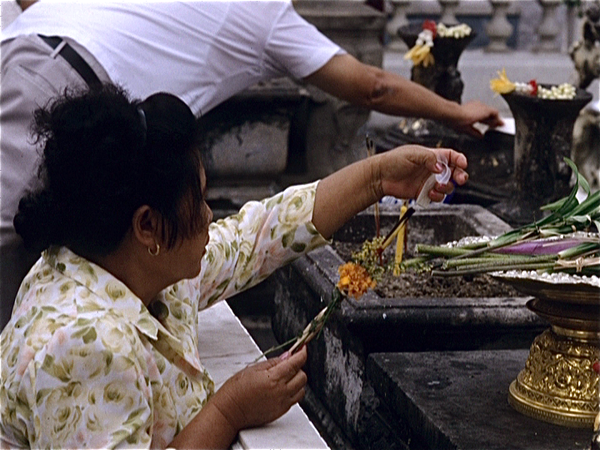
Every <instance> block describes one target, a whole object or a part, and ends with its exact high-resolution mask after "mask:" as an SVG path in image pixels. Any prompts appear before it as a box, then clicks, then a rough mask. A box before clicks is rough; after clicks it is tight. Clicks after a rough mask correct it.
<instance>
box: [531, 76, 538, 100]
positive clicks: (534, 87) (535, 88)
mask: <svg viewBox="0 0 600 450" xmlns="http://www.w3.org/2000/svg"><path fill="white" fill-rule="evenodd" d="M529 86H531V95H533V96H534V97H536V96H537V93H538V84H537V81H535V79H533V80H530V81H529Z"/></svg>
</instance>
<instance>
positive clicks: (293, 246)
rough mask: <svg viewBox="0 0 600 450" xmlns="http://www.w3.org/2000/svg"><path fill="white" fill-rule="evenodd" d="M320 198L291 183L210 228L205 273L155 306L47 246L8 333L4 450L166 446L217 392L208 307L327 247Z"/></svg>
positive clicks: (4, 339) (2, 397)
mask: <svg viewBox="0 0 600 450" xmlns="http://www.w3.org/2000/svg"><path fill="white" fill-rule="evenodd" d="M315 191H316V183H312V184H309V185H304V186H297V187H292V188H288V189H287V190H285V191H284V192H282V193H279V194H277V195H275V196H273V197H271V198H269V199H266V200H263V201H262V202H249V203H248V204H246V205H245V206H244V207H243V208H242V210H241V211H240V212H239V213H238V214H236V215H234V216H231V217H229V218H227V219H223V220H220V221H218V222H216V223H214V224H211V227H210V242H209V244H208V247H207V252H206V254H205V256H204V260H203V264H202V270H201V273H200V275H199V276H198V277H197V278H195V279H192V280H183V281H181V282H179V283H177V284H175V285H173V286H171V287H169V288H168V289H166V290H164V291H163V292H161V293H160V294H159V296H158V297H157V298H156V299H155V300H153V302H152V303H151V304H150V305H149V306H148V308H146V306H144V304H143V303H142V301H141V300H140V299H139V298H137V297H136V296H135V295H134V294H133V293H132V292H131V291H130V290H129V289H128V288H127V286H126V285H125V284H123V283H122V282H120V281H119V280H118V279H116V278H115V277H114V276H112V275H111V274H110V273H108V272H107V271H105V270H104V269H102V268H101V267H99V266H97V265H95V264H93V263H91V262H89V261H87V260H85V259H84V258H81V257H79V256H77V255H75V254H74V253H73V252H71V251H70V250H69V249H67V248H64V247H61V248H51V249H49V250H47V251H45V252H44V253H43V254H42V257H41V258H40V259H39V260H38V262H37V263H36V264H35V265H34V267H33V268H32V269H31V271H30V272H29V274H28V275H27V277H26V278H25V279H24V281H23V283H22V285H21V289H20V291H19V293H18V294H17V298H16V302H15V307H14V310H13V314H12V318H11V321H10V322H9V324H8V325H7V326H6V327H5V329H4V331H3V332H2V335H1V341H0V345H1V358H2V359H1V363H2V367H1V381H2V387H1V388H0V431H1V433H2V435H1V439H2V442H1V443H2V444H3V445H2V447H31V448H49V447H55V448H56V447H59V448H150V447H160V448H164V447H166V446H167V445H168V444H169V442H171V440H172V439H173V437H174V436H175V435H176V434H177V433H179V432H180V431H181V430H182V429H183V428H184V427H185V426H186V425H187V424H188V423H189V421H190V420H191V419H192V418H193V417H194V416H195V415H196V414H197V413H198V411H200V409H202V407H203V405H204V404H205V403H206V401H207V399H208V398H209V397H210V395H211V394H212V393H213V392H214V384H213V381H212V380H211V378H210V376H209V374H208V373H207V372H206V370H205V369H204V367H203V366H202V362H201V361H200V359H199V355H198V349H197V346H198V337H197V311H198V310H200V309H203V308H206V307H208V306H211V305H212V304H214V303H215V302H217V301H219V300H222V299H225V298H227V297H229V296H231V295H233V294H235V293H237V292H240V291H242V290H244V289H247V288H249V287H251V286H253V285H255V284H257V283H258V282H260V281H261V280H263V279H264V278H266V277H267V276H268V275H269V274H270V273H272V272H273V271H274V270H275V269H277V268H278V267H280V266H282V265H283V264H286V263H288V262H290V261H292V260H293V259H295V258H297V257H298V256H300V255H302V254H304V253H306V252H308V251H310V250H311V249H313V248H316V247H318V246H320V245H323V244H324V243H326V240H325V239H324V238H323V237H322V236H321V235H320V234H319V233H318V232H317V230H316V229H315V227H314V226H313V225H312V223H311V218H312V211H313V206H314V197H315Z"/></svg>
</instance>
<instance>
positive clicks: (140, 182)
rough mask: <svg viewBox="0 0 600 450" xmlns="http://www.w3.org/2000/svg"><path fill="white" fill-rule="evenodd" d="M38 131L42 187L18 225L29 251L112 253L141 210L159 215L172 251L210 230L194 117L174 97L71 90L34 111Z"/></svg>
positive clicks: (22, 208) (24, 206)
mask: <svg viewBox="0 0 600 450" xmlns="http://www.w3.org/2000/svg"><path fill="white" fill-rule="evenodd" d="M33 131H34V134H35V136H36V138H37V143H39V144H41V147H42V162H41V165H40V168H39V174H38V175H39V177H40V179H41V181H42V186H41V188H40V189H39V190H37V191H35V192H31V193H28V194H27V195H26V196H24V197H23V198H22V199H21V201H20V203H19V211H18V213H17V215H16V216H15V219H14V225H15V229H16V231H17V233H18V234H19V235H21V237H22V238H23V240H24V243H25V246H26V247H27V248H29V249H31V250H35V251H41V250H44V249H46V248H47V247H49V246H51V245H64V246H67V247H69V248H71V249H72V250H73V251H75V252H79V253H81V254H83V255H96V256H102V255H106V254H108V253H110V252H111V251H113V250H115V249H116V248H117V247H118V245H119V244H120V243H121V241H122V240H123V238H124V237H125V235H126V233H127V231H128V230H129V228H130V227H131V220H132V218H133V214H134V212H135V211H136V210H137V209H138V208H139V207H140V206H142V205H148V206H150V207H151V208H153V209H154V210H156V211H158V212H159V213H160V215H161V217H162V232H163V236H162V237H163V239H164V240H165V241H166V242H167V247H168V248H172V247H173V246H174V245H175V243H176V242H177V240H178V239H179V238H180V237H190V236H193V235H194V234H196V233H197V232H198V231H199V230H200V229H201V228H202V227H204V226H206V225H207V224H205V223H203V217H204V215H203V197H202V186H201V182H200V169H201V166H202V163H201V160H200V154H199V151H198V133H197V126H196V120H195V117H194V115H193V113H192V112H191V110H190V109H189V107H188V106H187V105H186V104H185V103H184V102H183V101H181V100H180V99H178V98H177V97H175V96H173V95H170V94H165V93H159V94H154V95H152V96H150V97H148V98H147V99H146V100H145V101H143V102H139V101H136V100H130V98H129V96H128V95H127V93H126V92H125V91H124V90H123V89H122V88H120V87H118V86H115V85H111V84H105V85H103V86H102V87H101V88H97V89H92V90H87V91H84V92H81V91H79V92H78V91H73V90H65V92H64V93H63V95H61V96H59V97H58V98H56V99H54V100H53V101H52V102H51V103H49V104H48V105H47V106H46V107H44V108H41V109H38V110H37V111H36V112H35V114H34V124H33Z"/></svg>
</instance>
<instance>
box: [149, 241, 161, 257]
mask: <svg viewBox="0 0 600 450" xmlns="http://www.w3.org/2000/svg"><path fill="white" fill-rule="evenodd" d="M148 253H150V254H151V255H152V256H158V254H159V253H160V245H159V244H158V242H157V243H156V251H154V252H153V251H152V250H150V247H148Z"/></svg>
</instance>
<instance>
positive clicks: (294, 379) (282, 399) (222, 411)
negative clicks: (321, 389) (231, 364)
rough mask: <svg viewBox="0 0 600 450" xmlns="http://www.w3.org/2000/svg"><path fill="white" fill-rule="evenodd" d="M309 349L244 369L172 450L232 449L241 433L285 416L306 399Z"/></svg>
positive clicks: (186, 429)
mask: <svg viewBox="0 0 600 450" xmlns="http://www.w3.org/2000/svg"><path fill="white" fill-rule="evenodd" d="M306 358H307V353H306V347H303V348H302V349H300V350H299V351H298V352H297V353H295V354H294V355H292V356H290V357H289V358H286V359H283V358H274V359H270V360H268V361H263V362H261V363H258V364H255V365H252V366H250V367H247V368H245V369H244V370H241V371H240V372H238V373H236V374H235V375H234V376H233V377H231V378H230V379H229V380H227V381H226V382H225V384H223V386H222V387H221V389H219V390H218V391H217V392H216V393H215V395H213V396H212V397H211V399H210V400H209V401H208V402H207V403H206V405H205V406H204V407H203V408H202V410H200V412H199V413H198V414H197V415H196V417H194V418H193V419H192V421H191V422H190V423H189V424H188V425H186V427H185V428H184V429H183V430H181V432H180V433H179V434H178V435H177V436H176V437H175V439H173V441H172V442H171V443H170V444H169V447H171V448H185V449H196V448H197V449H202V448H215V449H217V448H229V447H230V446H231V443H232V442H233V441H234V440H235V437H236V436H237V434H238V432H239V431H240V430H243V429H245V428H250V427H255V426H259V425H264V424H266V423H269V422H272V421H273V420H275V419H277V418H279V417H281V416H282V415H283V414H285V413H286V412H287V411H288V410H289V409H290V408H291V407H292V406H293V405H294V404H295V403H297V402H299V401H300V400H302V398H303V397H304V386H305V385H306V374H305V373H304V372H303V371H302V366H304V363H306Z"/></svg>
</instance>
